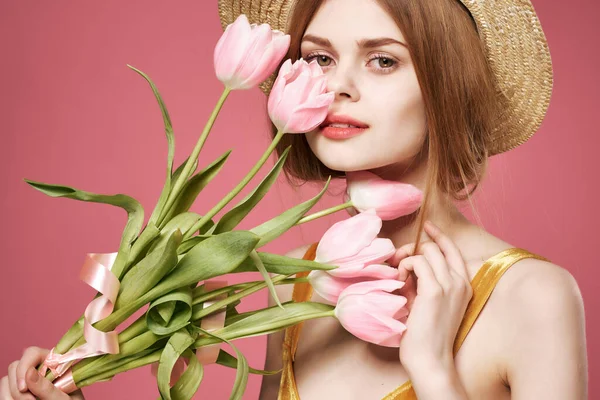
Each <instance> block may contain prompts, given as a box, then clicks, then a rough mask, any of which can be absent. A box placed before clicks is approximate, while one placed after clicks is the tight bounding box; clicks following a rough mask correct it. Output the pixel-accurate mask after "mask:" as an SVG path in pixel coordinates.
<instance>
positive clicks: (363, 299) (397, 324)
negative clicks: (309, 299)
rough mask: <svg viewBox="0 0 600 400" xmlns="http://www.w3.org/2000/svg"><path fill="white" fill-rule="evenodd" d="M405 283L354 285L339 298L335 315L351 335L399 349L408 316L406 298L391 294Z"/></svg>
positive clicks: (390, 281)
mask: <svg viewBox="0 0 600 400" xmlns="http://www.w3.org/2000/svg"><path fill="white" fill-rule="evenodd" d="M402 286H404V282H402V281H398V280H391V279H384V280H375V281H368V282H360V283H355V284H353V285H351V286H348V287H347V288H346V289H345V290H344V291H343V292H342V293H341V294H340V296H339V298H338V304H337V307H336V308H335V316H336V317H337V319H338V320H339V321H340V324H341V325H342V326H343V327H344V329H346V330H347V331H348V332H350V333H351V334H353V335H354V336H356V337H357V338H359V339H361V340H364V341H366V342H369V343H374V344H377V345H379V346H385V347H400V339H401V337H402V333H403V332H404V331H405V330H406V325H405V324H403V323H402V322H401V321H400V319H402V318H404V317H406V316H407V315H408V310H407V309H406V307H405V306H406V298H405V297H403V296H399V295H394V294H391V292H393V291H394V290H396V289H400V288H401V287H402Z"/></svg>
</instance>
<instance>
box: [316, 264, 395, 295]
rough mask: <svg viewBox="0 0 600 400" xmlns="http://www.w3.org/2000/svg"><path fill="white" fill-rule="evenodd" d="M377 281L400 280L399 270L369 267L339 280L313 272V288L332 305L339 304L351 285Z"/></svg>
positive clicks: (324, 273)
mask: <svg viewBox="0 0 600 400" xmlns="http://www.w3.org/2000/svg"><path fill="white" fill-rule="evenodd" d="M376 279H398V270H397V269H396V268H392V267H389V266H387V265H378V264H376V265H367V266H366V267H364V268H361V269H360V270H358V271H356V272H354V273H353V274H352V276H351V277H350V278H339V277H337V276H333V275H331V274H328V273H327V271H311V273H310V274H309V280H310V284H311V286H312V287H313V288H314V289H315V292H317V293H318V294H319V295H320V296H321V297H323V298H324V299H325V300H327V301H328V302H329V303H330V304H337V302H338V298H339V296H340V294H341V293H342V292H343V291H344V290H345V289H346V288H347V287H348V286H350V285H353V284H355V283H359V282H366V281H372V280H376Z"/></svg>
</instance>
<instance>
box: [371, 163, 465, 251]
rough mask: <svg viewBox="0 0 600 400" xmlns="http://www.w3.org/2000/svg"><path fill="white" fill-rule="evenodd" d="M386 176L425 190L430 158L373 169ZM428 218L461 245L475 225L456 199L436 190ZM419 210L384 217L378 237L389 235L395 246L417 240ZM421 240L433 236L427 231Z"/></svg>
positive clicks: (428, 208)
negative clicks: (456, 203) (451, 198)
mask: <svg viewBox="0 0 600 400" xmlns="http://www.w3.org/2000/svg"><path fill="white" fill-rule="evenodd" d="M370 172H373V173H374V174H376V175H378V176H380V177H381V178H383V179H386V180H395V181H399V182H403V183H409V184H411V185H414V186H416V187H417V188H419V189H421V190H422V191H424V190H425V186H426V178H427V162H426V160H423V161H421V162H419V161H417V160H413V161H412V162H411V163H410V164H409V165H405V166H402V165H390V166H385V167H382V168H377V169H373V170H370ZM428 203H429V204H428V206H427V209H426V210H425V218H426V219H427V220H429V221H431V222H433V223H434V224H435V225H437V226H438V227H439V228H440V229H441V231H442V232H444V234H446V235H447V236H448V237H449V238H450V239H452V240H453V241H454V242H455V243H456V244H457V246H458V247H459V248H460V247H461V244H463V243H464V240H465V234H466V233H467V231H468V230H469V228H473V227H474V225H473V224H472V223H471V222H470V221H469V220H468V219H467V218H466V217H465V216H464V215H463V214H462V213H461V212H460V211H459V210H458V208H457V207H456V205H455V204H454V202H453V201H452V200H450V199H448V197H447V196H443V195H441V194H440V193H439V191H437V190H434V191H433V192H432V193H431V194H430V199H429V201H428ZM416 216H417V212H415V213H413V214H411V215H407V216H404V217H401V218H398V219H395V220H392V221H383V225H382V228H381V231H380V234H379V237H382V238H389V239H390V240H391V241H392V243H394V246H395V247H396V248H398V247H400V246H402V245H405V244H408V243H414V242H415V241H416V238H417V229H418V226H417V223H418V220H417V218H416ZM420 235H421V241H427V240H431V238H429V237H428V235H427V234H426V233H425V232H421V233H420Z"/></svg>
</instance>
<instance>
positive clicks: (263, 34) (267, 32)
mask: <svg viewBox="0 0 600 400" xmlns="http://www.w3.org/2000/svg"><path fill="white" fill-rule="evenodd" d="M271 32H272V31H271V27H270V26H269V25H268V24H261V25H259V26H257V27H255V28H253V29H252V32H251V35H250V41H249V43H248V48H247V49H246V52H245V54H244V57H243V59H242V60H241V62H240V63H239V65H238V67H237V69H236V71H235V76H236V78H237V80H238V81H237V84H236V85H235V86H236V88H237V89H248V88H250V87H252V86H253V81H251V80H249V79H248V78H249V77H250V76H252V74H254V73H256V72H259V73H260V72H262V71H260V70H259V69H258V67H259V64H260V60H261V58H262V57H263V56H264V54H265V49H266V48H267V46H268V45H269V44H270V43H271V38H272V36H273V35H272V33H271Z"/></svg>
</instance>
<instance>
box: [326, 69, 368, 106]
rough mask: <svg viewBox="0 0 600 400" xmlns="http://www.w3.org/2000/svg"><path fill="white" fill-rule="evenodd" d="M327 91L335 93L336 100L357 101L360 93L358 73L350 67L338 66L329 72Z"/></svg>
mask: <svg viewBox="0 0 600 400" xmlns="http://www.w3.org/2000/svg"><path fill="white" fill-rule="evenodd" d="M326 75H327V91H328V92H334V93H335V99H336V100H343V99H348V100H351V101H357V100H358V99H359V98H360V92H359V91H358V87H357V85H356V79H355V76H356V72H355V71H353V70H352V68H351V67H350V66H349V65H346V66H344V65H342V64H341V63H340V64H338V66H336V67H335V68H331V70H330V71H327V73H326Z"/></svg>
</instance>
